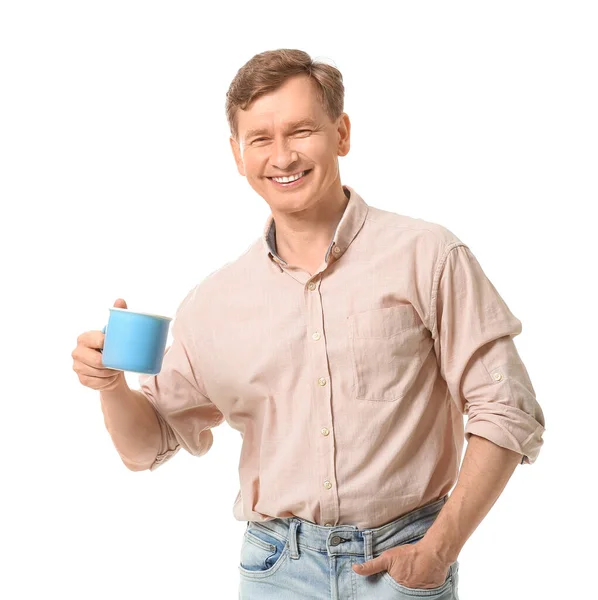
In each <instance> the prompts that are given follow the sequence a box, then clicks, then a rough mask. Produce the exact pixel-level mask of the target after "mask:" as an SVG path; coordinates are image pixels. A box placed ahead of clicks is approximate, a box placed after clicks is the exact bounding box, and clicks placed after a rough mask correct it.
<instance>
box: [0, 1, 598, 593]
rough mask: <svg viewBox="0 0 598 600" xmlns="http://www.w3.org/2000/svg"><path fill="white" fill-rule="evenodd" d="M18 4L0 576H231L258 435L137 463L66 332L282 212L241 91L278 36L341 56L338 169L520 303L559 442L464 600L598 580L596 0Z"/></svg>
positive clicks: (158, 579)
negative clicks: (254, 183)
mask: <svg viewBox="0 0 598 600" xmlns="http://www.w3.org/2000/svg"><path fill="white" fill-rule="evenodd" d="M0 6H1V8H0V86H1V88H0V199H1V201H2V204H1V206H2V212H1V215H2V218H1V221H0V223H1V225H0V226H1V235H0V244H1V248H0V249H1V250H2V254H1V256H2V259H1V260H2V263H1V264H2V289H3V290H4V291H3V292H2V294H1V302H2V306H1V309H2V315H3V321H2V340H1V349H0V359H1V365H2V367H1V375H2V379H1V388H0V394H1V402H2V412H1V421H0V423H1V424H2V447H3V452H2V454H3V460H2V467H3V468H2V494H1V496H0V498H1V500H0V501H1V503H2V507H1V511H0V515H1V532H0V544H1V551H2V556H3V559H2V576H1V577H0V596H1V597H2V598H6V599H9V600H17V599H22V598H27V599H29V598H49V597H51V598H61V599H63V600H67V599H82V598H85V599H86V600H92V599H96V598H97V599H107V598H110V600H121V599H122V600H124V599H137V598H139V599H141V598H143V599H145V600H150V599H163V598H179V597H180V598H215V599H220V598H222V599H233V598H236V597H237V596H236V594H237V585H238V571H237V564H238V558H239V550H240V546H241V540H242V534H243V532H244V530H245V523H244V522H239V521H236V520H235V519H234V518H233V515H232V505H233V502H234V499H235V497H236V494H237V491H238V474H237V466H238V458H239V450H240V446H241V439H240V436H239V435H238V433H237V432H235V431H233V430H232V429H231V428H230V427H229V426H228V425H227V424H226V422H225V423H223V424H222V425H221V426H220V427H217V428H216V429H214V437H215V441H214V445H213V447H212V449H211V450H210V451H209V453H208V454H207V455H205V456H204V457H200V458H194V457H192V456H190V455H189V454H186V453H185V452H183V451H181V452H179V454H178V455H177V456H176V457H175V458H174V459H172V460H171V461H170V462H169V463H168V464H167V465H164V466H163V467H161V468H160V469H159V470H157V471H155V472H154V473H150V472H148V471H146V472H140V473H133V472H130V471H128V470H127V469H126V468H125V467H124V465H123V464H122V462H121V460H120V458H119V456H118V454H117V453H116V450H115V449H114V447H113V445H112V442H111V439H110V436H109V434H108V433H107V431H106V429H105V427H104V423H103V417H102V413H101V410H100V404H99V393H98V392H96V391H93V390H91V389H88V388H86V387H84V386H82V385H81V384H80V383H79V380H78V378H77V375H76V374H75V372H74V371H73V370H72V362H73V361H72V358H71V352H72V351H73V349H74V348H75V346H76V340H77V336H78V335H79V334H80V333H82V332H84V331H88V330H94V329H101V328H102V326H103V325H104V324H105V322H106V320H107V318H108V314H109V311H108V308H109V307H111V306H112V305H113V303H114V300H115V299H116V298H118V297H123V298H125V300H126V301H127V302H128V305H129V308H130V309H132V310H140V311H148V312H154V313H158V314H167V315H171V316H173V315H174V311H175V309H176V307H177V305H178V303H179V302H180V301H181V300H182V298H183V297H184V295H185V294H186V293H187V292H188V291H189V290H190V289H191V288H192V287H193V286H195V285H196V284H197V283H198V282H200V281H201V280H202V279H203V278H204V277H205V276H206V275H208V274H209V273H211V272H213V271H214V270H216V269H218V268H220V267H221V266H222V265H224V264H225V263H226V262H228V261H231V260H234V259H235V258H237V257H238V256H239V255H240V254H242V253H243V252H244V251H245V250H246V249H247V248H248V247H249V245H250V244H251V243H252V242H253V241H254V239H256V238H257V237H258V236H259V235H260V234H261V231H262V228H263V225H264V222H265V220H266V218H267V216H268V214H269V209H268V206H267V204H266V203H265V201H264V200H263V199H262V198H261V197H259V196H258V195H257V194H256V193H255V192H254V191H253V190H252V189H251V187H250V186H249V185H248V183H247V181H246V180H245V179H244V178H243V177H241V176H239V174H238V173H237V171H236V168H235V165H234V161H233V157H232V153H231V151H230V147H229V142H228V136H229V131H228V128H227V123H226V119H225V114H224V102H225V93H226V91H227V89H228V85H229V83H230V81H231V80H232V78H233V77H234V75H235V74H236V72H237V70H238V69H239V68H240V67H241V66H242V65H243V64H244V63H245V62H246V61H247V60H249V59H250V58H251V57H252V56H253V55H254V54H257V53H259V52H262V51H264V50H271V49H276V48H281V47H286V48H300V49H302V50H305V51H307V52H308V53H309V54H310V55H311V56H312V57H314V58H321V59H323V60H326V61H329V62H332V64H335V65H336V66H337V67H338V68H339V69H340V70H341V71H342V73H343V76H344V82H345V87H346V103H345V110H346V112H347V113H348V114H349V116H350V118H351V121H352V148H351V152H350V154H349V155H348V156H347V157H345V158H341V159H340V160H341V163H340V164H341V176H342V182H343V183H344V184H347V185H350V186H352V187H353V188H354V189H355V190H356V191H357V192H358V193H359V194H360V195H361V196H362V197H363V198H364V200H365V201H366V202H367V203H368V204H370V205H372V206H376V207H379V208H384V209H387V210H392V211H394V212H399V213H401V214H406V215H410V216H413V217H418V218H423V219H427V220H430V221H433V222H437V223H440V224H442V225H444V226H445V227H448V228H449V229H450V230H452V231H453V232H454V233H455V234H456V235H457V236H458V237H459V238H460V239H461V240H463V241H464V242H465V243H466V244H468V245H469V247H470V248H471V250H472V251H473V252H474V254H475V255H476V257H477V258H478V259H479V261H480V263H481V264H482V266H483V268H484V269H485V272H486V273H487V275H488V276H489V278H490V279H491V281H492V282H493V283H494V285H495V286H496V287H497V289H498V290H499V292H500V293H501V295H502V296H503V298H504V299H505V301H506V302H507V304H508V305H509V307H510V308H511V310H512V311H513V313H514V314H515V315H516V316H517V317H518V318H519V319H520V320H521V321H522V323H523V332H522V334H521V335H520V336H518V337H517V338H516V340H515V341H516V344H517V347H518V350H519V352H520V355H521V356H522V358H523V360H524V362H525V364H526V366H527V368H528V371H529V374H530V377H531V379H532V382H533V384H534V387H535V390H536V393H537V398H538V401H539V402H540V404H541V406H542V408H543V410H544V413H545V418H546V428H547V431H546V433H545V436H544V440H545V446H544V447H543V448H542V450H541V453H540V456H539V458H538V460H537V462H536V463H535V464H533V465H522V466H521V465H520V466H519V467H518V468H517V469H516V471H515V473H514V475H513V477H512V478H511V480H510V482H509V483H508V484H507V487H506V489H505V491H504V493H503V494H502V495H501V496H500V498H499V499H498V501H497V503H496V504H495V505H494V507H493V508H492V509H491V511H490V513H489V514H488V516H487V517H486V518H485V519H484V520H483V522H482V523H481V524H480V526H479V527H478V528H477V530H476V531H475V532H474V534H473V535H472V536H471V537H470V539H469V540H468V542H467V543H466V545H465V547H464V548H463V550H462V552H461V554H460V556H459V561H460V565H461V568H460V586H459V594H460V598H461V600H481V599H483V600H494V599H496V600H499V599H500V600H504V598H510V599H527V598H546V597H557V598H576V597H580V596H582V595H583V596H584V597H587V594H588V590H591V589H595V578H596V573H595V564H594V563H595V549H596V545H595V540H596V535H597V533H598V532H597V528H596V516H595V514H596V496H595V494H594V493H593V492H592V490H593V489H595V488H594V487H593V485H594V478H595V476H596V454H597V452H596V444H595V441H596V435H595V431H596V418H597V416H598V415H597V411H596V402H597V400H598V398H597V393H596V382H595V381H594V379H593V378H594V375H596V373H597V364H596V363H597V358H598V355H597V347H596V334H597V333H598V331H597V327H596V295H595V293H594V292H595V290H596V263H597V261H596V259H597V252H596V231H597V229H596V225H595V223H594V221H593V219H592V215H593V214H595V213H593V212H592V211H593V209H594V207H595V204H596V202H597V200H598V194H597V187H598V186H597V165H598V145H597V139H598V120H597V109H596V107H598V92H597V88H596V74H597V62H598V61H597V57H598V44H597V41H596V40H597V37H596V30H597V29H598V20H597V18H596V13H595V10H594V6H595V4H594V3H593V2H574V1H571V0H569V1H567V2H550V1H546V0H544V1H542V2H525V1H517V2H512V1H503V2H493V3H490V2H485V3H484V2H468V3H465V2H425V3H424V2H419V3H415V2H413V3H409V5H404V4H399V3H394V4H391V3H387V2H373V1H371V0H370V1H368V2H366V3H359V4H356V5H355V7H352V5H350V4H347V3H346V2H326V3H314V2H306V1H304V2H302V3H300V4H293V5H290V4H284V3H280V2H253V3H248V2H243V3H234V2H233V3H231V2H225V3H222V4H218V5H216V4H215V3H211V4H204V3H200V2H151V1H147V0H144V1H143V2H132V1H126V0H119V1H118V2H114V1H107V0H104V1H103V2H86V1H78V2H75V1H73V2H64V1H62V2H61V1H54V2H37V3H34V2H27V1H24V0H18V1H17V0H14V1H12V2H11V1H5V2H3V3H2V4H1V5H0ZM389 11H391V12H389ZM127 380H128V382H129V384H130V385H131V387H134V388H137V387H138V385H137V376H136V375H135V374H127Z"/></svg>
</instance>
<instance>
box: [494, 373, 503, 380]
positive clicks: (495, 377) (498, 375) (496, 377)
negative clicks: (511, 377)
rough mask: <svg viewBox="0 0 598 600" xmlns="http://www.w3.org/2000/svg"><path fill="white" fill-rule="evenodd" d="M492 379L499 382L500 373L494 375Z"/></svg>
mask: <svg viewBox="0 0 598 600" xmlns="http://www.w3.org/2000/svg"><path fill="white" fill-rule="evenodd" d="M493 377H494V379H496V381H500V380H501V379H502V374H501V373H494V375H493Z"/></svg>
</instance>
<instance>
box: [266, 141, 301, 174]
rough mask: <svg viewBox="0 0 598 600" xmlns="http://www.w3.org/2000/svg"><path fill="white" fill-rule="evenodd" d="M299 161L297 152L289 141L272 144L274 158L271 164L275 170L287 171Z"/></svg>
mask: <svg viewBox="0 0 598 600" xmlns="http://www.w3.org/2000/svg"><path fill="white" fill-rule="evenodd" d="M298 159H299V156H298V155H297V152H296V150H294V149H293V147H292V144H290V143H289V142H288V140H281V141H274V143H273V144H272V156H271V158H270V162H271V163H272V166H273V167H274V168H275V169H279V170H280V171H286V170H287V169H288V168H289V167H290V166H291V165H292V164H293V163H296V162H297V161H298Z"/></svg>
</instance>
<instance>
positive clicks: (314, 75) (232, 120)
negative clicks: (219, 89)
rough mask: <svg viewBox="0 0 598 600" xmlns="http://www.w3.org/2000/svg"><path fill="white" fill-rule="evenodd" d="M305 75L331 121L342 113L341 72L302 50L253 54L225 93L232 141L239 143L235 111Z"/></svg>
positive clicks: (285, 49)
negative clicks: (293, 78)
mask: <svg viewBox="0 0 598 600" xmlns="http://www.w3.org/2000/svg"><path fill="white" fill-rule="evenodd" d="M296 75H307V76H309V77H310V78H311V80H312V81H313V82H314V83H315V84H316V93H317V96H318V99H319V101H320V103H321V104H322V108H323V109H324V111H325V113H326V114H327V115H328V117H329V118H330V120H332V121H335V120H336V119H337V118H338V117H340V115H341V114H342V113H343V105H344V99H345V88H344V86H343V76H342V75H341V72H340V71H339V70H338V69H337V68H336V67H333V66H332V65H329V64H326V63H324V62H319V61H317V60H312V58H311V57H310V56H309V54H307V52H303V50H291V49H287V48H281V49H279V50H268V51H266V52H262V53H261V54H256V55H255V56H254V57H253V58H251V59H250V60H249V61H247V62H246V63H245V64H244V65H243V66H242V67H241V68H240V69H239V70H238V71H237V74H236V75H235V78H234V79H233V80H232V82H231V84H230V86H229V88H228V92H226V118H227V120H228V126H229V128H230V131H231V135H232V137H233V138H234V139H235V140H237V139H238V131H237V119H236V115H237V110H238V109H239V108H240V109H241V110H246V109H247V108H248V107H249V106H250V104H251V103H252V102H253V101H254V100H257V99H258V98H259V97H260V96H263V95H264V94H267V93H269V92H273V91H274V90H276V89H278V88H279V87H280V86H282V84H283V83H284V82H285V81H286V80H287V79H289V78H291V77H294V76H296Z"/></svg>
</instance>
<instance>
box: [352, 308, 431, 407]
mask: <svg viewBox="0 0 598 600" xmlns="http://www.w3.org/2000/svg"><path fill="white" fill-rule="evenodd" d="M347 324H348V330H349V348H350V352H351V362H352V367H353V378H354V389H355V391H356V398H357V400H372V401H377V402H395V401H396V400H400V399H401V398H403V397H404V396H405V395H406V394H407V392H408V391H409V390H410V389H411V387H412V386H413V383H414V382H415V379H416V378H417V376H418V374H419V371H420V369H421V364H422V363H421V359H422V357H421V353H422V348H423V346H424V344H425V342H426V337H430V336H429V335H428V336H427V335H426V334H429V332H428V330H427V329H426V327H425V325H424V324H423V323H422V321H421V320H420V318H419V315H418V313H417V311H416V310H415V308H414V307H413V306H412V305H411V304H400V305H398V306H391V307H387V308H378V309H375V310H368V311H365V312H360V313H355V314H352V315H349V317H348V318H347Z"/></svg>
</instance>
